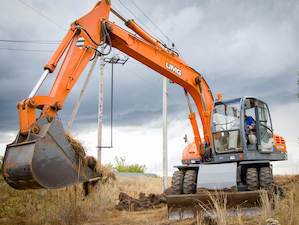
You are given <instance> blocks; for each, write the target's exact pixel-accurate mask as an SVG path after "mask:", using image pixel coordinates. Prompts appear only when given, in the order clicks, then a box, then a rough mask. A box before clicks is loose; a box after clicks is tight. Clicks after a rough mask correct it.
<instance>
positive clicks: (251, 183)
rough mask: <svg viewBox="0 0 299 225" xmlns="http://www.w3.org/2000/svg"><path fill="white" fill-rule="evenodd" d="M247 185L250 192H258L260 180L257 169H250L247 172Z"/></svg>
mask: <svg viewBox="0 0 299 225" xmlns="http://www.w3.org/2000/svg"><path fill="white" fill-rule="evenodd" d="M246 183H247V186H248V190H249V191H254V190H257V189H258V187H259V179H258V172H257V168H248V169H247V172H246Z"/></svg>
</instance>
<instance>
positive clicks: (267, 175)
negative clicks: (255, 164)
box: [259, 166, 273, 190]
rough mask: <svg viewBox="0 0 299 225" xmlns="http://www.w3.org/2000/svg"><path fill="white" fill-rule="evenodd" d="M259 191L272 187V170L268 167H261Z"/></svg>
mask: <svg viewBox="0 0 299 225" xmlns="http://www.w3.org/2000/svg"><path fill="white" fill-rule="evenodd" d="M259 178H260V189H264V190H270V189H272V187H273V174H272V169H271V168H270V167H269V166H268V167H261V168H260V173H259Z"/></svg>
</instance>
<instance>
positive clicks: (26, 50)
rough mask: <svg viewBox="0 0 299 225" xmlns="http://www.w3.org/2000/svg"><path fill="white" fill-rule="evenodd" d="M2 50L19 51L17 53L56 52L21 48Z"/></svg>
mask: <svg viewBox="0 0 299 225" xmlns="http://www.w3.org/2000/svg"><path fill="white" fill-rule="evenodd" d="M0 50H8V51H17V52H53V51H54V50H41V49H20V48H0Z"/></svg>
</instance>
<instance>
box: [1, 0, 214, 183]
mask: <svg viewBox="0 0 299 225" xmlns="http://www.w3.org/2000/svg"><path fill="white" fill-rule="evenodd" d="M110 4H111V2H110V1H109V0H105V1H100V2H98V3H97V4H96V5H95V7H94V8H93V9H92V10H91V11H90V12H89V13H87V14H86V15H85V16H83V17H81V18H80V19H78V20H76V21H75V22H74V23H72V24H71V26H70V29H69V31H68V32H67V34H66V35H65V37H64V39H63V40H62V42H61V43H60V45H59V46H58V48H57V50H56V51H55V52H54V54H53V55H52V57H51V58H50V60H49V61H48V62H47V63H46V65H45V66H44V69H45V72H44V73H43V75H42V77H41V79H40V80H39V82H38V83H37V85H36V86H35V87H34V89H33V90H32V92H31V93H30V95H29V97H28V98H26V99H24V100H22V101H20V102H19V103H18V110H19V118H20V131H19V134H18V136H17V138H16V140H15V141H14V142H13V143H12V144H10V145H8V146H7V149H6V153H5V158H4V164H3V168H4V177H5V179H6V181H7V182H8V183H9V184H10V185H11V186H13V187H15V188H19V189H26V188H41V187H43V188H59V187H63V186H68V185H72V184H75V183H80V182H84V181H88V180H89V179H91V178H94V177H95V174H92V173H91V172H90V171H89V170H88V169H87V170H86V171H84V169H85V168H84V166H83V165H82V163H80V161H79V159H78V157H76V154H75V153H74V151H73V149H72V147H71V146H70V144H69V142H68V140H67V137H66V135H65V132H64V129H63V126H62V123H61V122H60V121H59V119H57V118H56V114H57V112H58V111H59V110H61V109H62V108H63V103H64V101H65V99H66V98H67V96H68V95H69V93H70V92H71V90H72V88H73V87H74V85H75V83H76V82H77V80H78V78H79V77H80V75H81V73H82V71H83V70H84V68H85V67H86V65H87V64H88V62H89V61H90V59H91V58H92V56H93V55H94V54H96V53H98V50H97V48H98V46H100V45H104V44H108V45H109V46H110V48H112V47H114V48H117V49H118V50H120V51H122V52H124V53H126V54H127V55H129V56H131V57H133V58H134V59H136V60H138V61H139V62H141V63H143V64H145V65H146V66H148V67H150V68H152V69H153V70H155V71H157V72H158V73H159V74H161V75H163V76H165V77H167V78H169V79H170V80H172V81H173V82H175V83H177V84H179V85H180V86H182V87H183V88H184V89H185V91H186V92H188V93H189V94H190V96H191V97H192V98H193V100H194V102H195V105H196V106H197V109H198V113H199V115H200V119H201V121H202V122H203V129H204V140H205V142H206V143H210V142H211V137H210V135H209V133H210V125H209V123H210V116H211V109H212V102H213V96H212V94H211V91H210V89H209V87H208V85H207V83H206V82H205V80H204V78H203V77H202V75H201V74H199V73H198V72H196V71H195V70H193V69H192V68H191V67H189V66H188V65H187V64H186V63H185V62H184V61H183V60H182V59H181V58H180V57H179V56H178V55H177V53H175V52H174V51H172V50H170V49H168V48H166V47H164V46H163V45H162V44H161V43H160V42H159V41H157V40H156V39H155V38H154V37H152V36H151V35H149V34H148V33H147V32H146V31H145V30H143V29H142V28H141V27H140V26H139V25H137V24H136V23H135V22H134V20H125V24H126V25H127V27H128V28H130V29H131V30H132V31H134V32H135V33H130V32H128V31H127V30H124V29H122V28H121V27H119V26H117V25H116V24H115V23H112V22H110V21H109V14H110V11H112V12H113V13H115V14H116V15H117V16H119V14H117V13H116V12H115V11H114V10H111V8H110ZM122 19H123V18H122ZM123 20H124V19H123ZM136 34H137V35H138V36H136ZM79 40H80V41H81V43H82V40H83V42H84V43H83V46H80V45H79V44H78V43H79ZM101 54H105V53H101ZM63 55H65V56H64V59H63V62H62V65H61V67H60V68H59V71H58V74H57V76H56V79H55V81H54V84H53V86H52V88H51V90H50V93H49V95H47V96H36V93H37V91H38V89H39V87H40V86H41V85H42V83H43V81H44V80H45V79H46V77H47V76H48V74H49V73H50V74H51V73H52V72H54V70H55V69H56V66H57V65H58V62H59V61H60V60H61V58H62V56H63ZM37 109H40V110H41V113H40V115H39V117H38V119H36V114H37V112H36V110H37ZM189 117H190V121H191V125H192V127H193V130H194V133H195V145H196V148H197V152H198V155H200V157H201V155H202V154H203V153H204V149H203V143H202V141H201V138H200V135H199V131H198V126H197V122H196V118H195V113H194V112H190V116H189ZM54 168H56V169H54ZM82 171H83V172H82ZM78 174H79V175H78Z"/></svg>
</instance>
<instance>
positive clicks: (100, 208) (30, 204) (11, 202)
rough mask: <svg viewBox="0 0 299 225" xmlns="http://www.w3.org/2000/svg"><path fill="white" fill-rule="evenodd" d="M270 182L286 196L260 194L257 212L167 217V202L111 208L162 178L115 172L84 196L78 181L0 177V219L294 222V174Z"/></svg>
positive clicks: (19, 224) (22, 222) (8, 224)
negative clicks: (64, 184)
mask: <svg viewBox="0 0 299 225" xmlns="http://www.w3.org/2000/svg"><path fill="white" fill-rule="evenodd" d="M275 182H276V183H279V184H280V185H281V186H283V187H284V189H285V193H286V197H285V198H284V199H280V198H278V197H274V198H273V199H271V200H269V199H268V198H266V197H264V198H263V208H262V213H261V215H260V216H252V217H248V216H247V217H246V216H237V217H225V216H223V215H224V214H225V210H226V209H225V207H223V206H221V205H220V207H218V209H217V216H216V217H215V218H214V219H205V220H204V219H202V218H195V219H190V220H185V221H169V220H167V208H166V206H162V207H161V208H159V209H154V210H147V211H140V212H124V211H117V210H116V209H114V207H115V205H116V204H117V199H118V195H119V193H120V192H125V193H127V194H129V195H130V196H132V197H135V198H137V197H138V195H139V193H140V192H144V193H146V194H149V193H157V194H159V193H161V187H162V179H161V178H152V177H118V178H117V180H116V181H111V182H108V183H106V184H102V185H98V186H96V187H95V190H94V191H93V192H92V194H91V195H90V196H88V197H84V196H83V193H82V187H81V186H80V185H77V186H75V187H71V188H64V189H59V190H27V191H17V190H14V189H12V188H10V187H9V186H8V185H7V184H6V183H5V182H4V181H3V179H2V178H0V224H3V225H4V224H5V225H27V224H28V225H29V224H30V225H35V224H36V225H37V224H38V225H40V224H48V225H52V224H53V225H54V224H55V225H69V224H72V225H83V224H84V225H104V224H105V225H111V224H133V225H137V224H157V225H162V224H163V225H168V224H183V225H187V224H244V225H245V224H261V225H266V224H281V225H293V224H299V196H298V193H299V176H277V177H275ZM218 206H219V205H218ZM275 220H276V222H275ZM277 222H278V223H277Z"/></svg>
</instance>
